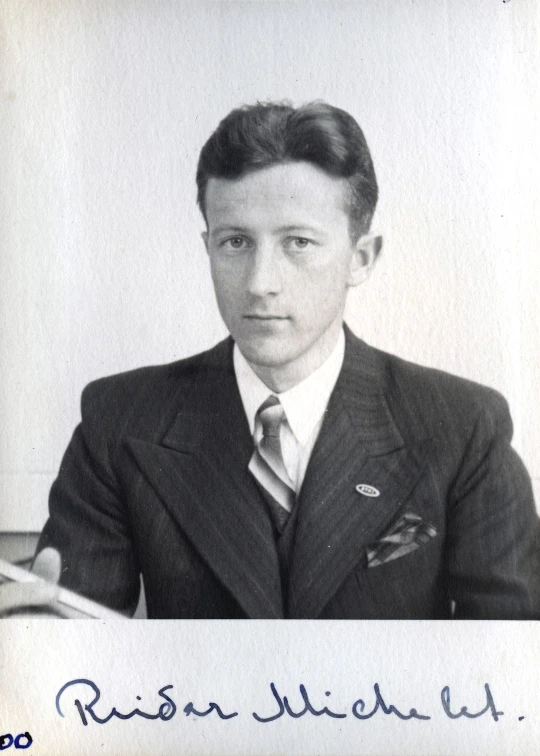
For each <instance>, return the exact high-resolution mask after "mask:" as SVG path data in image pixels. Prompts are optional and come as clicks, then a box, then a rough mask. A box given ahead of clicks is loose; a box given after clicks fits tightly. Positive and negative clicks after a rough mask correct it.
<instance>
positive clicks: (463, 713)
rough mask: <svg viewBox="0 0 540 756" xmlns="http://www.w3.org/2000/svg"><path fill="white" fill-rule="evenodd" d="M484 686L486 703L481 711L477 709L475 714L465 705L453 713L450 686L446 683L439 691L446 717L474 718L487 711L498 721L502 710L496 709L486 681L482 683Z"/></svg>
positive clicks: (502, 712)
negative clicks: (456, 712)
mask: <svg viewBox="0 0 540 756" xmlns="http://www.w3.org/2000/svg"><path fill="white" fill-rule="evenodd" d="M484 688H485V691H486V705H485V707H484V708H483V709H482V711H478V712H476V714H471V712H470V711H469V709H468V707H467V706H462V707H461V709H460V711H459V713H458V714H453V713H452V711H451V709H450V687H449V686H448V685H446V686H445V687H444V688H443V689H442V691H441V702H442V705H443V709H444V713H445V714H446V715H447V716H448V717H450V719H459V718H460V717H467V719H476V718H477V717H481V716H483V715H484V714H486V713H487V712H488V711H489V712H490V713H491V716H492V717H493V719H494V720H495V721H496V722H498V721H499V717H502V716H503V714H504V711H497V707H496V706H495V701H494V700H493V696H492V695H491V690H490V689H489V685H488V684H487V683H486V684H485V685H484Z"/></svg>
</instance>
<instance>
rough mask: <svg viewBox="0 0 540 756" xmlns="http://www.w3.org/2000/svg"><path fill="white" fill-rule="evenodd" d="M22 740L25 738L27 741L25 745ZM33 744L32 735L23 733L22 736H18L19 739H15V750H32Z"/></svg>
mask: <svg viewBox="0 0 540 756" xmlns="http://www.w3.org/2000/svg"><path fill="white" fill-rule="evenodd" d="M21 738H24V739H25V740H26V743H25V745H21ZM32 742H33V741H32V736H31V735H30V733H29V732H22V733H21V734H20V735H17V737H16V738H15V748H21V749H23V750H24V749H25V748H30V746H31V745H32Z"/></svg>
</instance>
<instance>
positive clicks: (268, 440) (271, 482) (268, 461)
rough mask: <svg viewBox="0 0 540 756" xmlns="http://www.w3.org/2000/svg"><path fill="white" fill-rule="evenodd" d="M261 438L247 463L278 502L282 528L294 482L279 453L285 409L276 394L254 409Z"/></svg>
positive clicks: (291, 504) (261, 484)
mask: <svg viewBox="0 0 540 756" xmlns="http://www.w3.org/2000/svg"><path fill="white" fill-rule="evenodd" d="M257 417H258V418H259V420H260V421H261V425H262V431H263V434H262V437H261V439H260V441H259V442H258V444H256V445H255V450H254V452H253V455H252V457H251V460H250V463H249V470H250V472H251V474H252V475H253V476H254V477H255V479H256V480H257V481H258V483H259V485H260V486H262V488H263V489H264V491H265V492H266V493H267V494H269V495H270V497H271V498H272V499H274V501H275V502H276V503H277V504H279V507H278V508H277V510H278V517H279V520H280V525H281V527H283V526H284V525H285V522H286V521H287V518H288V516H289V513H290V511H291V510H292V508H293V506H294V502H295V490H294V484H293V482H292V480H291V479H290V477H289V475H288V473H287V470H286V469H285V464H284V462H283V455H282V452H281V441H280V430H281V425H282V423H283V421H284V419H285V412H284V410H283V407H282V406H281V404H280V401H279V399H278V398H277V396H273V395H271V396H269V397H268V399H267V400H266V401H265V402H263V403H262V404H261V406H260V407H259V409H258V411H257Z"/></svg>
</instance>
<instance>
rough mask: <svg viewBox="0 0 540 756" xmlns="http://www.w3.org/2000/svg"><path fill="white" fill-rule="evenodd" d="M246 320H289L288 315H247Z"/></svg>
mask: <svg viewBox="0 0 540 756" xmlns="http://www.w3.org/2000/svg"><path fill="white" fill-rule="evenodd" d="M243 317H244V318H245V319H246V320H260V321H263V322H264V321H272V320H289V316H288V315H263V314H260V315H259V314H258V313H246V314H245V315H244V316H243Z"/></svg>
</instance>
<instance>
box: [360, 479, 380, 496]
mask: <svg viewBox="0 0 540 756" xmlns="http://www.w3.org/2000/svg"><path fill="white" fill-rule="evenodd" d="M356 490H357V491H358V493H359V494H362V496H369V497H370V498H371V499H376V498H377V496H380V495H381V492H380V491H379V489H378V488H375V486H369V485H368V484H367V483H359V484H358V485H357V486H356Z"/></svg>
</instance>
